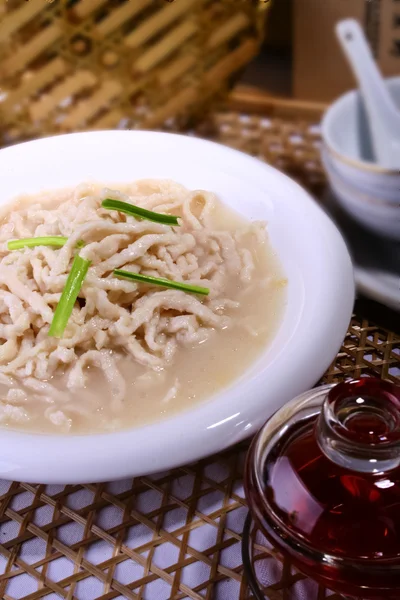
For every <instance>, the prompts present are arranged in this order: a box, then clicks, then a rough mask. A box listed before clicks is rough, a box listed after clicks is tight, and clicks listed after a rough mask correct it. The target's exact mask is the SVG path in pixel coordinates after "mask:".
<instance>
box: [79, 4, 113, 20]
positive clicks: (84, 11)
mask: <svg viewBox="0 0 400 600" xmlns="http://www.w3.org/2000/svg"><path fill="white" fill-rule="evenodd" d="M105 2H108V0H84V1H83V2H82V0H81V1H80V2H78V4H77V5H76V6H74V8H73V13H74V14H75V15H76V16H77V17H79V18H80V19H85V18H86V17H88V16H89V15H90V14H91V13H92V12H94V11H95V10H96V9H97V8H99V7H100V6H101V5H102V4H104V3H105Z"/></svg>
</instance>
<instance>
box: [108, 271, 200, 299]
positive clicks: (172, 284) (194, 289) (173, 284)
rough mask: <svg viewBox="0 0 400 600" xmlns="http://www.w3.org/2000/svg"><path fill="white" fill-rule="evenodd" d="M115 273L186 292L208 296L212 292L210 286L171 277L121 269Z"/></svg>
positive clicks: (119, 275)
mask: <svg viewBox="0 0 400 600" xmlns="http://www.w3.org/2000/svg"><path fill="white" fill-rule="evenodd" d="M114 275H117V276H118V277H125V278H126V279H133V280H134V281H141V282H142V283H151V284H153V285H160V286H162V287H166V288H172V289H174V290H183V291H184V292H190V293H191V294H203V295H204V296H208V294H209V293H210V290H209V289H208V288H205V287H200V286H198V285H189V284H188V283H182V282H180V281H171V279H163V278H161V277H151V276H150V275H141V274H140V273H131V272H130V271H122V270H121V269H115V271H114Z"/></svg>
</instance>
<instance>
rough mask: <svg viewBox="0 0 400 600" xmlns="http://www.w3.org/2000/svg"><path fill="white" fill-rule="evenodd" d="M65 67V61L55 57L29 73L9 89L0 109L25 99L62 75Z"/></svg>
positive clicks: (8, 107) (5, 109)
mask: <svg viewBox="0 0 400 600" xmlns="http://www.w3.org/2000/svg"><path fill="white" fill-rule="evenodd" d="M66 69H67V66H66V64H65V61H63V60H62V59H61V58H55V59H54V60H52V61H51V62H49V63H48V64H47V65H45V66H44V67H43V68H42V69H40V70H39V71H34V72H31V73H30V78H29V79H25V80H23V81H22V83H21V84H20V85H19V87H17V88H16V89H15V90H13V91H11V92H10V93H9V94H8V96H7V98H6V99H5V100H4V102H2V103H0V109H3V110H4V111H8V110H11V108H12V107H13V106H14V105H15V104H19V103H20V102H21V100H26V99H27V98H28V97H29V96H30V95H31V94H33V93H34V92H36V91H37V90H40V89H41V88H42V87H44V86H45V85H47V84H49V83H51V82H52V81H53V80H54V79H55V78H56V77H59V76H60V75H63V73H65V71H66Z"/></svg>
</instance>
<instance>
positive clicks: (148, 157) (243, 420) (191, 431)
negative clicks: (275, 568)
mask: <svg viewBox="0 0 400 600" xmlns="http://www.w3.org/2000/svg"><path fill="white" fill-rule="evenodd" d="M142 177H154V178H158V177H161V178H171V179H174V180H176V181H179V182H180V183H182V184H183V185H185V186H187V187H189V188H192V189H195V188H203V189H206V190H212V191H214V192H216V193H217V194H218V196H219V197H220V198H221V199H222V200H223V201H224V202H225V203H226V204H228V205H230V206H232V207H233V208H235V209H236V210H238V211H239V212H241V213H243V214H244V215H246V216H248V217H249V218H251V219H266V220H267V221H268V223H269V226H268V229H269V234H270V238H271V242H272V245H273V247H274V248H275V249H276V251H277V253H278V255H279V257H280V259H281V262H282V264H283V268H284V271H285V274H286V276H287V277H288V281H289V284H288V298H287V306H286V308H285V313H284V317H283V321H282V323H281V325H280V328H279V331H278V333H277V335H276V336H275V339H274V340H273V342H272V343H271V344H270V346H269V347H268V348H266V349H265V351H264V353H263V354H262V356H261V357H260V359H259V360H258V361H257V362H256V363H255V364H254V365H253V366H252V367H251V368H250V369H249V370H248V371H247V372H246V373H245V375H244V376H243V377H241V379H240V380H239V381H237V382H235V383H233V384H232V385H231V386H230V387H229V388H228V389H226V390H224V391H223V392H221V393H218V394H216V395H215V396H213V397H212V398H210V399H209V400H208V401H207V402H204V403H203V404H202V405H200V406H196V407H194V408H190V407H188V410H187V411H186V412H183V413H180V414H178V415H176V416H174V417H172V418H169V419H168V420H164V421H159V422H156V423H154V424H151V425H147V426H144V427H141V428H136V429H131V430H128V431H122V432H117V433H109V434H102V435H91V436H88V435H87V436H61V435H60V436H54V435H32V434H26V433H20V432H14V431H8V430H0V446H1V456H0V477H3V478H9V479H15V480H23V481H30V482H43V483H47V482H49V483H57V482H59V483H79V482H87V481H93V482H94V481H106V480H111V479H120V478H123V477H128V476H136V475H140V474H144V473H151V472H156V471H161V470H164V469H168V468H172V467H175V466H177V465H180V464H183V463H188V462H191V461H194V460H196V459H198V458H200V457H203V456H205V455H208V454H211V453H214V452H218V451H220V450H222V449H224V448H226V447H227V446H229V445H231V444H234V443H236V442H238V441H239V440H242V439H243V438H245V437H247V436H249V435H250V434H252V433H254V432H255V431H256V430H257V429H258V428H259V427H260V426H261V425H262V424H263V422H264V421H265V420H266V418H267V417H269V416H270V415H271V414H272V413H273V412H274V411H275V410H276V409H278V408H279V407H280V406H282V404H284V403H285V402H287V401H288V400H290V399H292V398H293V397H294V396H296V395H298V394H300V393H301V392H303V391H305V390H306V389H308V388H310V387H311V386H313V385H314V384H315V382H316V381H317V380H318V379H319V378H320V377H321V376H322V374H323V373H324V371H325V370H326V369H327V367H328V366H329V364H330V362H331V361H332V360H333V358H334V357H335V355H336V353H337V351H338V350H339V348H340V344H341V342H342V340H343V337H344V335H345V333H346V329H347V326H348V323H349V319H350V316H351V311H352V308H353V300H354V282H353V270H352V265H351V261H350V257H349V254H348V252H347V249H346V246H345V244H344V242H343V239H342V237H341V236H340V234H339V232H338V230H337V229H336V227H335V226H334V225H333V223H332V222H331V221H330V219H329V218H328V217H327V216H326V215H325V214H324V212H323V211H322V210H321V209H320V208H319V207H318V206H317V205H316V204H315V203H314V201H313V200H312V199H311V197H310V196H309V195H308V194H307V193H306V192H305V191H304V190H303V189H302V188H300V187H299V186H298V185H297V184H296V183H294V182H293V181H291V180H290V179H289V178H288V177H286V176H285V175H283V174H282V173H280V172H279V171H277V170H275V169H273V168H271V167H269V166H267V165H265V164H264V163H261V162H259V161H258V160H256V159H253V158H251V157H249V156H247V155H245V154H242V153H240V152H237V151H235V150H231V149H229V148H226V147H224V146H220V145H218V144H214V143H212V142H208V141H204V140H199V139H195V138H191V137H184V136H177V135H172V134H165V133H155V132H138V131H106V132H91V133H77V134H71V135H66V136H56V137H52V138H46V139H41V140H37V141H34V142H28V143H25V144H20V145H17V146H12V147H10V148H6V149H4V150H1V151H0V181H1V188H0V189H1V193H2V196H1V202H2V203H5V202H7V201H8V200H9V199H10V198H12V197H13V196H15V195H17V194H20V193H24V192H28V193H33V192H39V191H40V190H42V189H46V188H47V189H48V188H59V187H63V186H70V185H75V184H78V183H79V182H82V181H85V180H86V181H87V180H95V181H100V182H101V181H103V182H107V183H110V182H111V183H112V182H115V183H117V182H128V181H132V180H135V179H137V178H142Z"/></svg>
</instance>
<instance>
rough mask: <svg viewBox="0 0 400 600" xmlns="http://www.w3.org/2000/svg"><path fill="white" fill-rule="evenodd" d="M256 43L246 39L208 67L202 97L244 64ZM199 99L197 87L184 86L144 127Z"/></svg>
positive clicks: (160, 121) (254, 50)
mask: <svg viewBox="0 0 400 600" xmlns="http://www.w3.org/2000/svg"><path fill="white" fill-rule="evenodd" d="M257 48H258V46H257V43H256V41H255V40H246V41H245V42H243V43H242V44H241V45H240V46H239V47H238V48H237V49H236V50H234V51H233V52H232V53H231V54H229V55H228V56H227V57H224V58H223V59H222V60H221V61H219V62H218V63H217V64H216V65H215V66H214V67H213V68H212V69H210V70H209V71H208V72H207V73H206V75H205V77H204V85H203V87H202V92H203V95H202V97H201V98H202V99H205V98H206V97H207V96H209V95H210V94H212V93H213V92H214V91H215V89H216V88H220V87H221V83H222V82H223V81H224V80H225V79H226V78H227V77H229V75H230V74H231V73H232V72H233V71H235V70H236V69H238V68H240V66H242V65H244V64H246V63H247V62H248V61H249V60H250V59H251V58H252V57H253V56H254V55H255V54H256V53H257ZM198 100H199V94H198V88H197V86H193V87H190V88H185V89H184V90H182V91H181V92H180V93H178V94H176V95H175V96H173V97H172V98H171V100H169V101H168V102H167V103H166V104H165V105H164V106H162V107H161V108H159V109H158V110H157V111H155V112H154V113H153V114H152V115H150V116H149V117H148V118H147V119H146V120H145V122H144V124H143V126H144V127H154V126H155V125H156V124H158V123H163V122H164V121H165V120H166V119H168V118H170V117H172V116H174V115H178V114H181V113H182V112H183V111H184V110H185V109H186V107H187V106H189V105H190V104H191V103H195V102H196V101H198Z"/></svg>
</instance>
